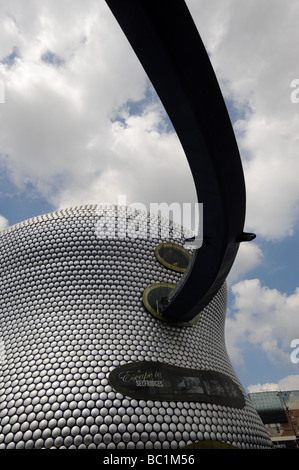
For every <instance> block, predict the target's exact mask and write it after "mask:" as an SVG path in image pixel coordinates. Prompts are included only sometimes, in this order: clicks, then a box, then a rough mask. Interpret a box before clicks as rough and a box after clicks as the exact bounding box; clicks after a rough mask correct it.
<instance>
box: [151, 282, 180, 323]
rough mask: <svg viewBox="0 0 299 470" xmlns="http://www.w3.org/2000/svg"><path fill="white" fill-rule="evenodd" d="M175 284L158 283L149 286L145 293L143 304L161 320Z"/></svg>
mask: <svg viewBox="0 0 299 470" xmlns="http://www.w3.org/2000/svg"><path fill="white" fill-rule="evenodd" d="M174 287H175V284H170V283H168V282H162V283H156V284H152V285H150V286H148V287H147V288H146V289H145V291H144V293H143V303H144V305H145V307H146V308H147V310H149V311H150V312H151V313H152V314H153V315H154V316H158V317H159V318H161V316H162V312H163V310H164V309H165V307H167V305H168V302H169V296H170V293H171V291H172V290H173V288H174Z"/></svg>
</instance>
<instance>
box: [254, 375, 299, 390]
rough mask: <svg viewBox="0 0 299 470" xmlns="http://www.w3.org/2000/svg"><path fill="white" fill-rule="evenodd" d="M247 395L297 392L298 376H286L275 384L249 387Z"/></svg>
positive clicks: (298, 388) (298, 385) (298, 386)
mask: <svg viewBox="0 0 299 470" xmlns="http://www.w3.org/2000/svg"><path fill="white" fill-rule="evenodd" d="M247 390H248V393H258V392H275V391H282V392H283V391H290V390H299V375H288V376H287V377H284V378H282V379H280V380H279V381H278V382H277V383H265V384H255V385H249V386H248V387H247Z"/></svg>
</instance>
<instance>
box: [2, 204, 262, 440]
mask: <svg viewBox="0 0 299 470" xmlns="http://www.w3.org/2000/svg"><path fill="white" fill-rule="evenodd" d="M120 211H122V212H121V213H122V217H123V218H122V220H123V221H125V227H124V231H123V232H122V234H119V233H118V236H115V225H116V214H118V216H119V214H120ZM136 214H137V213H135V212H134V210H133V209H126V208H119V207H116V206H110V207H108V208H105V210H103V209H99V207H98V206H81V207H76V208H72V209H68V210H61V211H57V212H53V213H51V214H47V215H43V216H38V217H35V218H33V219H30V220H28V221H26V222H22V223H19V224H17V225H15V226H12V227H10V228H8V229H6V230H4V231H3V232H1V237H0V243H1V251H0V252H1V263H0V270H1V278H0V282H1V310H0V341H1V364H0V419H1V426H0V448H7V449H8V448H17V449H22V448H25V449H31V448H46V449H48V448H99V449H125V448H126V449H134V448H137V449H143V448H144V449H182V448H186V447H188V446H190V445H195V446H199V447H200V446H201V445H203V444H204V443H205V444H206V445H209V446H212V447H213V446H214V447H215V446H234V447H237V448H264V447H270V444H271V443H270V440H269V438H268V434H267V432H266V430H265V427H264V425H263V424H262V422H261V420H260V418H259V416H258V414H257V412H256V411H255V409H254V408H253V406H252V405H251V402H250V400H249V398H248V397H247V395H246V394H245V392H244V390H243V388H242V385H241V384H240V383H239V381H238V379H237V377H236V375H235V373H234V370H233V368H232V366H231V363H230V360H229V357H228V355H227V351H226V346H225V340H224V325H225V314H226V286H225V285H223V287H222V288H221V289H220V291H219V292H218V293H217V295H216V296H215V298H214V299H213V300H212V301H211V302H210V303H209V305H208V306H207V307H206V308H205V309H204V310H203V311H202V312H200V314H199V316H198V317H197V318H196V320H195V321H194V322H193V323H192V324H190V325H184V326H177V325H176V324H172V323H168V322H164V321H161V319H160V318H159V308H160V305H161V304H162V303H163V301H165V299H166V300H167V297H168V296H169V295H170V294H171V291H172V289H175V286H176V285H177V284H178V282H179V281H180V279H181V278H182V276H184V272H186V268H187V266H188V263H190V260H191V259H192V252H191V251H190V250H188V249H186V248H185V247H184V237H183V236H181V238H179V236H178V234H179V233H180V231H179V230H178V227H176V226H173V224H172V223H170V222H169V221H168V220H166V219H162V218H160V217H158V216H150V215H149V214H147V213H138V214H137V215H136ZM137 220H138V228H136V227H137V226H136V223H137ZM103 221H104V222H103ZM149 224H151V227H156V228H157V230H155V234H158V238H157V237H153V236H149V232H148V227H149ZM173 227H174V229H173ZM170 228H171V229H170ZM120 235H121V236H120Z"/></svg>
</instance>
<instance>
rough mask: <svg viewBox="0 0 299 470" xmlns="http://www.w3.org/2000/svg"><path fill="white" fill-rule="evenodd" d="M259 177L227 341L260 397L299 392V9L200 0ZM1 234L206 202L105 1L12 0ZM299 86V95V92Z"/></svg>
mask: <svg viewBox="0 0 299 470" xmlns="http://www.w3.org/2000/svg"><path fill="white" fill-rule="evenodd" d="M186 3H187V6H188V8H189V10H190V12H191V14H192V16H193V19H194V22H195V24H196V26H197V28H198V30H199V32H200V35H201V37H202V40H203V42H204V44H205V47H206V49H207V51H208V53H209V56H210V60H211V63H212V65H213V67H214V70H215V72H216V75H217V78H218V81H219V84H220V87H221V90H222V93H223V96H224V98H225V101H226V105H227V108H228V111H229V114H230V118H231V121H232V124H233V128H234V131H235V135H236V139H237V143H238V147H239V151H240V155H241V159H242V164H243V169H244V175H245V182H246V193H247V208H246V223H245V230H246V231H250V232H254V233H256V235H257V238H256V239H255V240H254V241H253V242H250V243H247V244H246V243H244V244H242V245H241V247H240V250H239V253H238V256H237V259H236V261H235V264H234V266H233V268H232V271H231V272H230V274H229V276H228V280H227V281H228V289H229V295H228V309H227V319H226V345H227V350H228V353H229V356H230V358H231V361H232V364H233V367H234V369H235V371H236V374H237V376H238V377H239V379H240V381H241V382H242V384H243V386H244V388H245V389H246V391H247V392H258V391H265V390H295V389H299V362H298V361H299V269H298V267H299V250H298V248H299V184H298V174H299V155H298V143H299V54H298V50H297V44H299V30H298V23H299V3H298V1H297V0H288V1H287V2H285V1H284V0H272V1H271V2H269V1H266V0H251V1H250V2H247V1H245V0H187V2H186ZM0 18H1V29H0V128H1V132H0V170H1V171H0V229H4V228H6V227H8V226H10V225H13V224H15V223H18V222H20V221H23V220H26V219H28V218H30V217H34V216H36V215H40V214H44V213H47V212H51V211H54V210H58V209H61V208H66V207H72V206H76V205H82V204H100V203H102V202H111V203H117V202H118V200H119V196H120V195H125V197H126V200H127V203H128V204H131V203H133V202H141V203H143V204H144V205H145V206H146V207H149V206H150V205H151V204H152V203H161V202H166V203H167V204H171V203H173V202H179V203H180V204H183V203H186V202H188V203H189V202H191V203H192V204H193V203H195V202H196V201H197V200H196V194H195V188H194V183H193V179H192V176H191V172H190V170H189V167H188V165H187V161H186V158H185V155H184V153H183V150H182V148H181V146H180V143H179V141H178V138H177V136H176V133H175V132H174V130H173V128H172V126H171V123H170V122H169V119H168V117H167V114H166V112H165V110H164V109H163V107H162V106H161V104H160V101H159V99H158V97H157V95H156V93H155V91H154V89H153V87H152V86H151V83H150V82H149V80H148V78H147V76H146V74H145V73H144V70H143V69H142V67H141V65H140V63H139V61H138V59H137V57H136V56H135V54H134V52H133V51H132V49H131V47H130V45H129V43H128V41H127V40H126V38H125V36H124V34H123V33H122V31H121V29H120V27H119V25H118V24H117V22H116V20H115V18H114V17H113V15H112V13H111V11H110V10H109V8H108V7H107V5H106V3H105V2H104V0H85V1H84V2H82V1H79V0H72V1H71V0H59V1H58V0H44V1H43V2H40V1H38V0H27V1H26V2H24V1H22V0H2V2H1V4H0ZM297 90H298V93H297Z"/></svg>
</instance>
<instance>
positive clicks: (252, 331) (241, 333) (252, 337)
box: [226, 279, 299, 365]
mask: <svg viewBox="0 0 299 470" xmlns="http://www.w3.org/2000/svg"><path fill="white" fill-rule="evenodd" d="M231 289H232V293H233V295H234V303H233V306H232V309H231V312H230V315H229V316H228V318H227V321H226V338H227V349H228V352H229V355H230V358H231V360H232V361H233V362H234V363H235V364H238V365H240V364H242V363H243V361H244V356H243V355H244V354H245V351H246V348H247V347H252V346H254V347H255V348H259V349H260V350H261V351H263V353H265V354H266V355H267V357H268V359H269V360H270V361H271V362H273V363H276V364H277V363H279V364H289V365H290V364H291V352H292V350H291V348H290V344H291V341H292V340H293V339H294V338H297V336H298V331H299V317H298V309H299V288H297V289H296V291H295V292H294V294H292V295H289V296H288V295H286V294H283V293H281V292H279V291H278V290H277V289H270V288H268V287H264V286H262V285H261V283H260V281H259V280H258V279H251V280H244V281H240V282H238V283H237V284H235V285H233V286H232V288H231ZM294 335H295V336H294ZM296 335H297V336H296Z"/></svg>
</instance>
